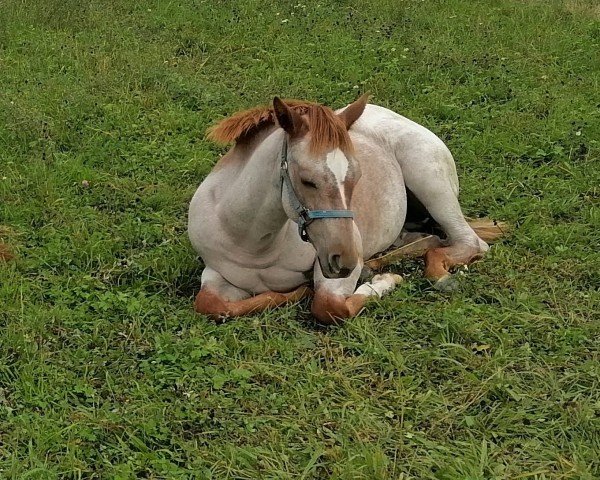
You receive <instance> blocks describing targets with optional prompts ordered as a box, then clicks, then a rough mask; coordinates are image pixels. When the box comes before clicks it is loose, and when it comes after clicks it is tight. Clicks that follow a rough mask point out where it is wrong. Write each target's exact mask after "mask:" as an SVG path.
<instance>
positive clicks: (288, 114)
mask: <svg viewBox="0 0 600 480" xmlns="http://www.w3.org/2000/svg"><path fill="white" fill-rule="evenodd" d="M273 110H274V112H275V117H277V123H279V126H280V127H281V128H283V129H284V130H285V131H286V132H287V133H289V134H290V135H296V134H298V133H300V130H301V129H302V117H301V116H300V115H299V114H298V113H296V112H295V111H294V110H292V109H291V108H290V107H288V106H287V105H286V103H285V102H284V101H283V100H281V99H280V98H279V97H275V98H274V99H273Z"/></svg>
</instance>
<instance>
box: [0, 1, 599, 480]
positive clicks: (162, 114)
mask: <svg viewBox="0 0 600 480" xmlns="http://www.w3.org/2000/svg"><path fill="white" fill-rule="evenodd" d="M364 91H370V92H371V93H372V95H373V97H372V101H373V103H377V104H380V105H383V106H386V107H389V108H391V109H393V110H395V111H397V112H399V113H401V114H403V115H405V116H407V117H409V118H412V119H414V120H415V121H417V122H419V123H421V124H423V125H425V126H427V127H428V128H430V129H431V130H433V131H434V132H435V133H437V134H438V135H439V136H440V137H441V138H442V139H444V140H445V141H446V142H447V144H448V146H449V147H450V149H451V150H452V152H453V153H454V156H455V159H456V162H457V166H458V171H459V177H460V180H461V188H462V193H461V201H462V204H463V207H464V211H465V213H466V214H467V215H469V216H482V215H486V216H491V217H493V218H497V219H502V220H505V221H507V222H509V223H510V224H512V225H513V226H514V232H513V234H512V235H511V236H510V237H509V238H507V239H506V240H504V241H503V242H502V243H500V244H497V245H496V246H494V247H493V249H492V250H491V252H490V254H489V255H488V256H487V257H486V259H485V260H484V261H483V262H480V263H478V264H476V265H474V266H473V267H471V268H470V270H469V272H468V273H467V274H466V275H463V276H461V277H460V288H459V289H458V290H457V291H455V292H452V293H441V292H438V291H436V290H434V289H433V288H432V286H431V284H430V283H429V282H428V281H426V280H424V279H423V278H422V276H421V273H422V263H421V262H419V261H405V262H402V263H401V264H398V265H395V266H394V267H393V270H394V271H396V272H399V273H402V274H404V275H405V277H406V281H405V282H404V284H403V285H402V286H401V287H400V288H399V289H398V290H396V291H395V292H394V293H393V294H392V295H390V296H389V297H386V298H384V299H383V300H381V301H378V302H374V303H372V304H371V305H370V306H369V308H368V309H366V310H365V311H364V312H363V313H362V314H361V315H360V316H359V317H357V318H355V319H352V320H351V321H348V322H347V323H346V324H345V325H344V326H341V327H334V328H321V327H318V326H317V325H315V323H314V321H313V320H312V318H311V317H310V315H309V313H308V308H307V305H306V304H301V305H296V306H290V307H286V308H283V309H281V310H278V311H276V312H271V313H268V314H260V315H255V316H252V317H248V318H241V319H236V320H232V321H230V322H228V323H226V324H225V325H219V326H217V325H215V324H213V323H212V322H210V321H209V320H208V319H206V318H203V317H202V316H199V315H196V314H194V313H193V310H192V302H193V298H194V295H195V293H196V292H197V290H198V288H199V284H200V273H201V271H202V265H201V263H200V262H199V260H198V258H197V256H196V255H195V253H194V251H193V250H192V248H191V246H190V244H189V241H188V240H187V235H186V215H187V205H188V202H189V200H190V198H191V196H192V194H193V192H194V190H195V189H196V187H197V185H198V184H199V183H200V182H201V181H202V179H203V178H204V176H205V175H206V174H207V173H208V172H209V171H210V169H211V167H212V166H213V165H214V164H215V162H216V161H217V159H218V158H219V155H221V154H222V153H223V152H224V151H225V149H223V148H222V147H219V146H216V145H213V144H211V143H209V142H208V141H206V140H205V138H204V132H205V130H206V128H207V127H208V126H210V125H211V124H213V123H214V122H215V121H217V120H219V119H221V118H223V117H224V116H226V115H228V114H231V113H233V112H235V111H237V110H239V109H243V108H248V107H251V106H255V105H257V104H261V103H266V102H269V101H270V100H271V99H272V97H273V96H274V95H280V96H283V97H288V98H289V97H296V98H303V99H308V100H316V101H320V102H322V103H325V104H327V105H330V106H332V107H335V108H337V107H341V106H343V105H345V104H347V103H349V102H351V101H352V100H354V99H355V98H356V97H357V96H358V94H359V92H364ZM599 112H600V7H598V4H597V2H595V1H594V0H589V1H586V0H565V1H559V0H547V1H543V0H497V1H491V0H488V1H484V0H475V1H471V0H439V1H434V0H422V1H417V0H405V1H401V0H373V1H368V2H364V1H359V0H302V1H301V2H296V1H294V2H261V1H257V0H240V1H222V2H217V1H213V2H211V1H203V0H174V1H166V0H160V1H158V0H155V1H148V2H136V1H133V0H99V1H98V2H85V1H83V0H44V1H38V2H34V1H31V0H2V1H0V242H5V243H6V244H7V245H9V246H10V248H11V250H12V251H13V253H14V255H15V258H14V260H12V261H8V262H0V478H2V479H40V480H46V479H118V480H126V479H137V478H148V479H330V478H331V479H365V480H367V479H394V480H401V479H402V480H407V479H440V480H442V479H443V480H452V479H472V480H476V479H477V480H478V479H520V478H527V479H537V480H546V479H589V480H591V479H597V478H600V455H599V452H600V420H599V419H600V353H599V352H600V293H599V289H600V255H599V249H600V208H599V203H600V202H599V197H600V161H599V160H600V113H599Z"/></svg>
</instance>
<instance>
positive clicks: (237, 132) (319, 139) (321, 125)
mask: <svg viewBox="0 0 600 480" xmlns="http://www.w3.org/2000/svg"><path fill="white" fill-rule="evenodd" d="M285 103H286V105H287V106H288V107H290V108H291V109H292V110H294V111H295V112H297V113H299V114H300V115H302V116H303V117H304V119H305V120H306V123H307V126H308V132H307V134H308V135H309V136H310V143H309V149H310V152H311V153H312V154H314V155H319V154H322V153H324V152H327V151H330V150H332V149H335V148H339V149H341V150H342V151H344V152H351V151H352V142H351V141H350V136H349V135H348V131H347V130H346V126H345V125H344V122H343V121H342V120H341V119H340V118H339V117H338V116H337V115H336V114H335V112H334V111H333V110H331V108H329V107H326V106H324V105H320V104H318V103H312V102H307V101H304V100H285ZM276 123H277V120H276V118H275V112H274V110H273V107H272V106H261V107H255V108H251V109H248V110H243V111H241V112H237V113H235V114H233V115H232V116H231V117H228V118H225V119H224V120H221V121H220V122H219V123H217V124H216V125H214V126H213V127H211V128H210V129H209V131H208V135H207V136H208V138H209V139H210V140H213V141H215V142H218V143H231V142H239V141H241V140H246V139H248V138H250V137H252V136H254V135H255V134H256V133H258V132H259V131H260V130H262V129H263V128H266V127H268V126H271V125H275V124H276Z"/></svg>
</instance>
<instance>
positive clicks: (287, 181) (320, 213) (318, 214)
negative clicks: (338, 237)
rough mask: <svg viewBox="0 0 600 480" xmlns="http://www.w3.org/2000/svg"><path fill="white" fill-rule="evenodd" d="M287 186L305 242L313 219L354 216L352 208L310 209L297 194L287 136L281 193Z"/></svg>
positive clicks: (284, 148)
mask: <svg viewBox="0 0 600 480" xmlns="http://www.w3.org/2000/svg"><path fill="white" fill-rule="evenodd" d="M284 185H285V186H286V188H287V191H288V196H289V201H290V205H291V206H292V208H293V209H294V211H295V212H296V213H297V214H298V233H299V234H300V238H301V239H302V240H304V241H305V242H308V241H310V238H309V236H308V232H307V231H306V227H307V226H308V225H310V224H311V223H312V221H313V220H317V219H323V218H354V212H352V210H309V209H308V208H306V207H305V206H304V205H302V202H301V201H300V199H299V198H298V196H297V195H296V191H295V190H294V186H293V185H292V179H291V178H290V173H289V170H288V141H287V136H286V137H285V138H284V139H283V147H282V148H281V193H282V195H283V186H284Z"/></svg>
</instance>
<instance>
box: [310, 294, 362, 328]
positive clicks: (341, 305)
mask: <svg viewBox="0 0 600 480" xmlns="http://www.w3.org/2000/svg"><path fill="white" fill-rule="evenodd" d="M310 310H311V312H312V314H313V316H314V317H315V318H316V319H317V321H318V322H319V323H322V324H325V325H339V324H340V323H343V321H344V320H345V319H347V318H349V317H351V316H352V314H351V312H350V308H349V307H348V305H347V304H346V299H345V298H344V297H343V296H342V295H333V294H323V293H321V294H319V293H318V292H317V293H316V294H315V297H314V299H313V302H312V305H311V307H310Z"/></svg>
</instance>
